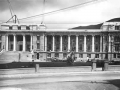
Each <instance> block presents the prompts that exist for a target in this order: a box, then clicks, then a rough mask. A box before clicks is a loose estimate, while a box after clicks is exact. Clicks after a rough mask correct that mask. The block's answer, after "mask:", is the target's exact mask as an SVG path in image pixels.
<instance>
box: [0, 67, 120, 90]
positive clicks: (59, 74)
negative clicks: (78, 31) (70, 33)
mask: <svg viewBox="0 0 120 90" xmlns="http://www.w3.org/2000/svg"><path fill="white" fill-rule="evenodd" d="M10 70H11V69H10ZM10 70H0V72H1V74H0V88H2V89H0V90H4V88H5V87H21V88H24V87H27V88H28V89H22V90H37V89H39V90H43V89H40V88H41V87H42V86H44V84H47V85H48V87H47V88H46V87H44V88H46V89H45V90H55V89H49V88H51V87H52V86H53V87H56V86H54V85H53V84H52V85H51V83H58V84H57V86H59V84H60V85H62V84H63V83H64V84H65V85H66V86H67V85H69V84H66V82H72V84H70V85H71V86H72V85H74V86H72V87H76V84H78V83H74V82H82V83H81V84H80V83H79V84H80V85H82V84H83V82H89V83H94V84H90V85H88V86H91V87H93V86H94V85H96V83H108V81H110V80H112V81H114V80H120V72H119V71H114V72H112V71H107V72H105V71H104V72H103V71H96V72H90V71H89V72H80V71H79V70H80V68H78V67H73V68H68V67H67V68H65V67H64V68H63V67H62V68H56V69H55V68H50V69H49V68H46V69H45V68H44V69H41V70H46V71H41V72H39V73H35V72H34V70H33V69H29V70H28V69H12V70H11V74H10V75H8V74H6V73H4V72H5V71H10ZM14 70H16V71H15V72H14ZM27 70H28V71H31V70H32V72H29V73H27V72H26V71H27ZM18 71H21V72H20V73H18ZM2 72H3V73H2ZM25 72H26V73H25ZM33 72H34V73H33ZM87 84H88V83H87ZM37 85H38V86H37ZM39 85H40V86H41V87H40V86H39ZM100 85H101V84H100ZM107 85H108V84H107ZM109 85H110V86H114V87H115V88H118V86H117V85H120V81H119V82H117V85H116V86H115V85H114V84H112V83H110V84H109ZM66 86H65V87H66ZM103 86H106V85H103ZM32 87H34V89H30V88H32ZM36 87H38V88H37V89H35V88H36ZM59 87H62V86H59ZM72 87H71V88H72ZM106 87H109V86H106ZM66 88H67V87H66ZM96 88H97V87H96ZM115 88H114V89H113V88H112V89H111V90H117V89H115ZM5 90H7V89H5ZM8 90H10V88H9V89H8ZM11 90H16V89H11ZM17 90H19V89H17ZM60 90H67V89H60ZM68 90H77V89H68ZM78 90H80V89H78ZM81 90H100V89H88V88H87V89H81ZM101 90H110V89H103V88H102V89H101Z"/></svg>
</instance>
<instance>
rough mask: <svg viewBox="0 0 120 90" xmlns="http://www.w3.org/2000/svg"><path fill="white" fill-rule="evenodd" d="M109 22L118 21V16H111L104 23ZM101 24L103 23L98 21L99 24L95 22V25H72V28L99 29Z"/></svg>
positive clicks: (119, 19) (119, 20)
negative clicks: (111, 17)
mask: <svg viewBox="0 0 120 90" xmlns="http://www.w3.org/2000/svg"><path fill="white" fill-rule="evenodd" d="M107 22H108V23H109V24H110V22H111V23H112V24H113V22H117V23H118V22H120V18H113V19H110V20H108V21H105V23H107ZM102 25H103V23H100V24H96V25H89V26H78V27H74V28H72V29H100V28H101V26H102Z"/></svg>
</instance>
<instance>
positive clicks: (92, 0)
mask: <svg viewBox="0 0 120 90" xmlns="http://www.w3.org/2000/svg"><path fill="white" fill-rule="evenodd" d="M96 1H102V0H91V1H88V2H84V3H80V4H77V5H73V6H70V7H66V8H62V9H59V10H54V11H50V12H46V13H42V14H38V15H34V16H29V17H25V18H21V19H19V21H20V20H25V19H30V18H34V17H40V16H43V15H49V14H52V13H57V12H60V11H64V10H68V9H71V8H75V7H78V6H81V5H86V4H89V3H92V2H96Z"/></svg>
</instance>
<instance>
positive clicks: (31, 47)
mask: <svg viewBox="0 0 120 90" xmlns="http://www.w3.org/2000/svg"><path fill="white" fill-rule="evenodd" d="M30 50H31V51H32V50H33V36H32V35H31V36H30Z"/></svg>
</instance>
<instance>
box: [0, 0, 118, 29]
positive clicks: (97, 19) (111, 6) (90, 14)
mask: <svg viewBox="0 0 120 90" xmlns="http://www.w3.org/2000/svg"><path fill="white" fill-rule="evenodd" d="M9 1H10V3H11V6H12V9H13V11H14V13H15V14H16V15H17V17H18V19H22V18H26V17H29V16H34V15H38V14H42V13H43V1H44V0H9ZM89 1H92V0H45V9H44V13H47V12H51V11H55V10H59V9H63V8H66V7H70V6H73V5H77V4H82V3H85V2H89ZM93 1H95V0H93ZM117 17H120V0H96V1H95V2H93V3H89V4H86V5H80V6H77V7H74V8H70V9H67V10H63V11H60V12H56V13H51V14H48V15H45V16H44V23H45V24H47V25H48V27H49V26H50V25H53V26H52V27H55V28H60V27H61V28H71V27H74V26H80V25H83V24H84V25H87V24H94V23H101V22H104V21H106V20H109V19H111V18H117ZM9 18H11V14H10V9H9V4H8V2H7V0H0V22H5V21H7V20H8V19H9ZM41 20H42V16H38V17H34V18H29V19H22V20H20V22H21V23H24V22H29V23H30V22H31V23H40V22H41Z"/></svg>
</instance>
